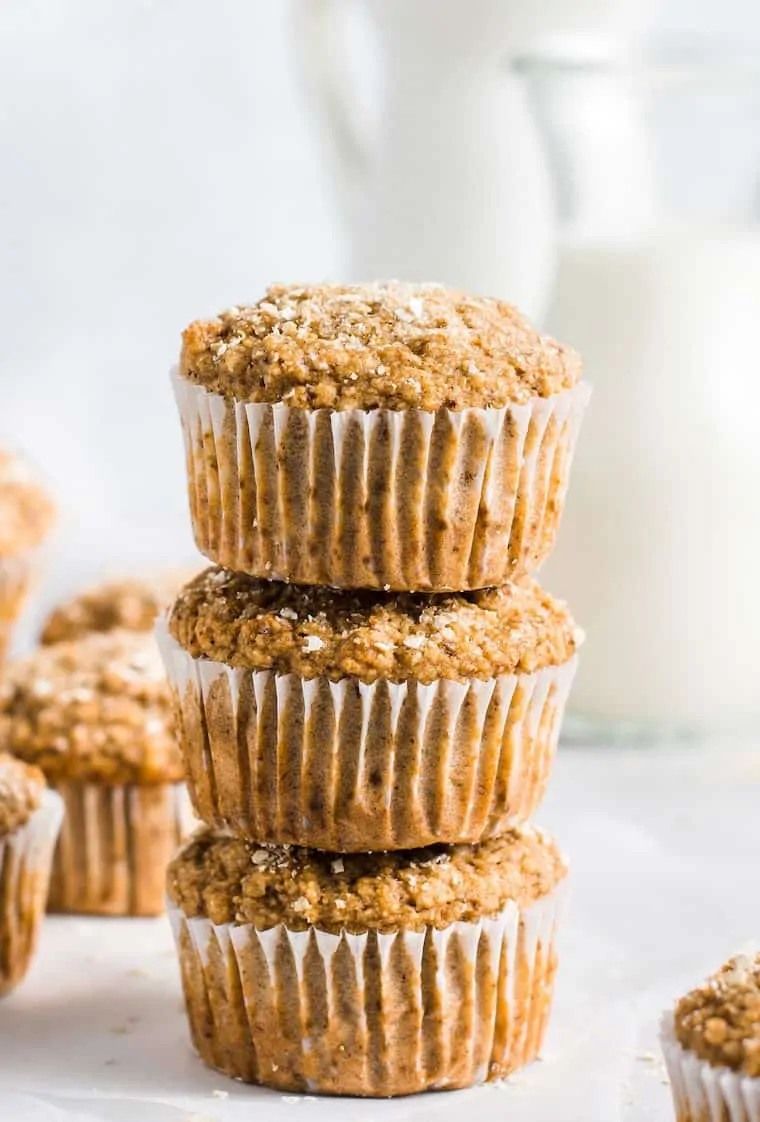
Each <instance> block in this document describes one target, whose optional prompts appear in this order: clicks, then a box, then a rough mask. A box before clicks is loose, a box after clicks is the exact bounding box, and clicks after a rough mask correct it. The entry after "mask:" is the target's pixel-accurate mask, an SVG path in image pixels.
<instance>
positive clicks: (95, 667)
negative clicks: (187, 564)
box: [0, 631, 183, 785]
mask: <svg viewBox="0 0 760 1122" xmlns="http://www.w3.org/2000/svg"><path fill="white" fill-rule="evenodd" d="M0 747H1V748H5V749H6V750H8V751H10V752H13V753H14V754H15V755H17V756H19V757H20V758H21V759H23V760H26V761H27V762H28V763H33V764H37V765H38V766H39V767H40V768H41V769H42V770H43V772H44V773H45V775H46V776H47V778H48V779H49V780H51V781H52V782H55V781H56V780H60V779H77V780H92V781H95V782H100V783H106V784H113V785H120V784H125V783H143V784H150V783H164V782H175V781H177V780H179V779H181V778H182V776H183V769H182V763H181V759H180V752H179V748H178V747H177V743H176V741H175V739H174V735H173V731H172V718H171V697H170V693H169V688H168V685H167V683H166V680H165V677H164V673H163V668H162V664H161V660H160V658H159V655H158V651H157V649H156V645H155V641H154V639H153V637H152V636H151V635H143V634H139V633H138V632H132V631H111V632H108V633H107V634H104V635H99V634H92V635H87V636H85V637H84V638H83V639H78V640H75V641H73V642H70V643H57V644H56V645H55V646H52V647H42V648H40V649H39V650H38V651H37V652H36V653H35V654H34V655H32V657H31V658H28V659H25V660H23V661H21V662H17V663H16V664H15V665H11V666H10V667H9V668H8V671H7V674H6V679H5V681H4V682H3V684H2V686H0Z"/></svg>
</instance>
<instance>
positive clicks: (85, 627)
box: [42, 570, 190, 646]
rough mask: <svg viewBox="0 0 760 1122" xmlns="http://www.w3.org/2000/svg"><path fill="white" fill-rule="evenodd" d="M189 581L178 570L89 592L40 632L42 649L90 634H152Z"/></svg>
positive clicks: (55, 615)
mask: <svg viewBox="0 0 760 1122" xmlns="http://www.w3.org/2000/svg"><path fill="white" fill-rule="evenodd" d="M189 577H190V574H189V573H183V572H179V571H177V570H174V571H168V572H160V573H156V574H154V575H152V576H150V577H129V578H126V579H124V580H115V581H108V582H106V583H105V584H99V585H97V586H95V587H94V588H88V589H86V590H85V591H84V592H80V593H79V594H78V595H77V596H74V597H72V599H71V600H67V601H66V602H65V603H63V604H60V605H59V606H58V607H57V608H56V609H55V610H54V611H53V612H52V613H51V615H50V616H49V618H48V620H47V623H46V624H45V627H44V630H43V632H42V642H43V644H44V645H45V646H49V645H50V644H51V643H61V642H67V641H69V640H71V639H81V638H82V637H83V636H84V635H89V634H90V632H93V631H116V630H117V629H118V628H125V629H126V630H127V631H151V630H152V629H153V626H154V624H155V622H156V617H157V616H158V614H159V613H160V612H162V611H163V610H164V609H165V608H166V607H168V605H169V604H170V603H171V601H172V600H173V599H174V597H175V596H176V594H177V590H178V589H179V587H180V586H181V585H182V584H183V583H184V582H185V581H186V580H188V579H189Z"/></svg>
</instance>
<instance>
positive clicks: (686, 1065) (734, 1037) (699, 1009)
mask: <svg viewBox="0 0 760 1122" xmlns="http://www.w3.org/2000/svg"><path fill="white" fill-rule="evenodd" d="M662 1047H663V1052H664V1055H665V1061H666V1063H667V1066H668V1073H669V1075H670V1084H671V1088H672V1091H673V1101H674V1104H675V1109H676V1117H677V1119H678V1122H727V1120H728V1119H731V1122H756V1119H757V1118H760V954H754V955H751V956H750V955H740V956H737V957H736V958H732V959H731V960H730V961H729V962H727V963H726V965H725V966H723V967H721V969H720V970H719V971H718V972H717V974H713V976H712V977H711V978H708V980H707V981H706V982H705V983H704V985H702V986H700V987H699V988H698V989H695V990H692V992H691V993H688V994H687V995H686V997H682V998H681V1000H680V1001H679V1002H678V1003H677V1005H676V1007H675V1010H674V1012H672V1013H668V1014H666V1016H665V1017H664V1018H663V1023H662Z"/></svg>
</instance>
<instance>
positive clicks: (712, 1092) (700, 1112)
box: [660, 1013, 760, 1122]
mask: <svg viewBox="0 0 760 1122" xmlns="http://www.w3.org/2000/svg"><path fill="white" fill-rule="evenodd" d="M660 1044H661V1046H662V1052H663V1055H664V1057H665V1064H666V1066H667V1069H668V1075H669V1077H670V1087H671V1091H672V1094H673V1103H674V1105H675V1109H676V1120H677V1122H760V1079H754V1078H751V1077H750V1076H747V1075H742V1074H740V1073H739V1072H736V1071H731V1069H730V1068H726V1067H712V1066H711V1065H710V1064H709V1063H707V1061H706V1060H701V1059H700V1058H699V1056H697V1055H695V1054H694V1053H693V1052H690V1051H688V1050H687V1049H685V1048H683V1047H682V1046H681V1044H680V1043H679V1042H678V1039H677V1038H676V1034H675V1026H674V1023H673V1014H672V1013H666V1014H665V1015H664V1016H663V1018H662V1022H661V1025H660Z"/></svg>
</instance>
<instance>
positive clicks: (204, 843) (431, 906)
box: [168, 827, 567, 933]
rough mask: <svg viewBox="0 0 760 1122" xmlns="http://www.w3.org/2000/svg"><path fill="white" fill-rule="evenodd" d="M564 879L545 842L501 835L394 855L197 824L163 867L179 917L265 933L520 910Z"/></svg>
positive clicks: (533, 836) (410, 923)
mask: <svg viewBox="0 0 760 1122" xmlns="http://www.w3.org/2000/svg"><path fill="white" fill-rule="evenodd" d="M566 873H567V868H566V866H565V864H564V861H563V859H562V857H561V855H560V853H559V851H558V849H557V847H556V846H555V844H554V842H553V841H551V840H550V839H549V838H547V837H545V836H544V835H542V834H541V833H539V832H538V831H537V830H534V829H532V828H524V829H522V830H510V831H508V832H507V833H505V834H502V835H501V836H500V837H498V838H492V839H490V840H489V841H485V842H481V843H480V844H479V845H456V846H445V845H439V846H431V847H429V848H427V849H410V850H400V851H397V852H394V853H353V854H345V853H344V854H337V853H324V852H321V851H319V850H315V849H301V848H297V847H288V846H260V845H258V844H257V843H256V842H253V841H250V840H248V839H245V838H232V837H228V836H226V835H223V834H220V833H214V832H213V831H211V830H209V829H207V828H205V827H204V828H202V829H201V830H200V831H199V832H198V833H197V834H196V835H195V837H194V838H192V839H191V841H190V842H189V843H188V844H187V845H186V846H185V848H184V849H183V850H182V851H181V852H180V853H179V854H178V856H177V857H175V859H174V861H173V862H172V863H171V865H170V866H169V876H168V885H169V896H170V898H171V900H172V901H173V902H174V903H175V904H176V905H178V906H179V907H180V908H181V910H182V911H183V912H184V913H185V915H187V916H203V917H207V918H208V919H210V920H212V922H214V923H237V924H241V923H252V924H254V925H255V926H256V927H257V928H258V929H259V930H266V929H268V928H270V927H274V926H275V925H276V924H278V923H284V924H285V925H286V926H287V927H288V928H289V929H290V930H292V931H303V930H305V929H306V928H307V927H312V926H313V927H317V928H319V929H320V930H323V931H333V932H335V931H340V930H341V929H343V928H346V929H347V930H348V931H352V932H355V933H359V932H362V931H368V930H374V931H396V930H398V929H399V928H404V929H407V930H413V931H420V930H422V929H423V928H425V927H427V926H432V927H437V928H442V927H448V926H449V924H451V923H455V922H456V921H458V920H462V921H464V922H466V923H474V922H476V921H477V920H478V919H480V918H481V917H483V916H493V915H495V914H496V913H497V912H500V911H502V910H503V908H504V907H505V906H506V904H507V902H508V901H510V900H515V901H516V902H517V903H518V904H519V905H521V906H527V905H528V904H530V903H532V902H533V901H534V900H537V899H538V898H540V897H542V896H545V895H546V894H547V893H549V892H551V890H552V889H553V888H554V887H555V885H557V884H558V882H559V881H560V880H562V879H563V878H564V877H565V875H566Z"/></svg>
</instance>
